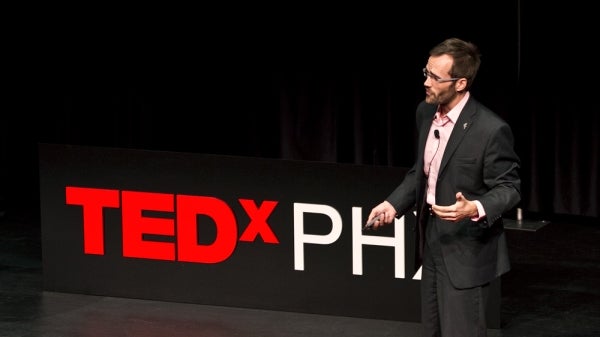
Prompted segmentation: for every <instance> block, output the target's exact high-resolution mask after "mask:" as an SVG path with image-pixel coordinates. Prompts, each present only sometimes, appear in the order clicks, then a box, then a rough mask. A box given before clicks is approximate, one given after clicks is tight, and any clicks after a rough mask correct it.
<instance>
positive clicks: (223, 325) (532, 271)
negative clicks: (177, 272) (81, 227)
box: [0, 210, 600, 337]
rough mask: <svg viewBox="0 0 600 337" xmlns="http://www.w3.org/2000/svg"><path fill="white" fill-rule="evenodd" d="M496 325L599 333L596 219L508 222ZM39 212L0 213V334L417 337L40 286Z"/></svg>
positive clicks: (389, 324)
mask: <svg viewBox="0 0 600 337" xmlns="http://www.w3.org/2000/svg"><path fill="white" fill-rule="evenodd" d="M507 235H508V240H509V248H510V253H511V259H512V270H511V271H510V272H509V273H508V274H506V275H505V276H504V277H503V279H502V309H501V319H502V327H501V329H490V331H489V336H490V337H494V336H515V337H516V336H518V337H538V336H540V337H541V336H570V337H583V336H586V337H587V336H589V337H592V336H600V287H598V284H600V248H599V247H600V245H599V244H598V242H600V224H599V223H598V221H597V219H577V220H573V219H566V220H565V219H562V220H561V219H556V220H555V219H553V220H552V221H550V222H548V223H547V224H545V225H544V226H543V227H541V228H540V229H538V230H537V231H524V230H514V229H510V230H508V231H507ZM41 261H42V257H41V243H40V228H39V216H38V215H36V214H35V213H34V212H29V211H26V210H25V211H18V212H14V213H11V212H7V213H6V214H4V215H3V216H1V217H0V336H1V337H16V336H19V337H25V336H47V337H50V336H57V337H58V336H60V337H75V336H77V337H80V336H85V337H96V336H111V337H118V336H140V337H148V336H161V337H162V336H214V337H233V336H243V337H254V336H256V337H258V336H260V337H271V336H272V337H300V336H303V337H307V336H308V337H321V336H327V337H338V336H339V337H353V336H356V337H359V336H369V337H384V336H385V337H387V336H390V337H391V336H395V337H401V336H402V337H416V336H419V331H420V326H419V324H417V323H410V322H397V321H385V320H374V319H359V318H349V317H337V316H325V315H311V314H303V313H290V312H279V311H266V310H255V309H244V308H231V307H218V306H206V305H196V304H183V303H172V302H160V301H147V300H136V299H126V298H115V297H101V296H87V295H79V294H67V293H57V292H46V291H43V290H42V274H41Z"/></svg>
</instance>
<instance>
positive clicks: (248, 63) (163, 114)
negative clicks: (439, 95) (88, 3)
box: [0, 0, 600, 219]
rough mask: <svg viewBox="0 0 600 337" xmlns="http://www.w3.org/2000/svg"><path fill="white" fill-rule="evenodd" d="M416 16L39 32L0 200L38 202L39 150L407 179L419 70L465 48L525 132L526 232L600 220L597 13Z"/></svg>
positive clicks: (18, 70) (482, 6) (129, 18)
mask: <svg viewBox="0 0 600 337" xmlns="http://www.w3.org/2000/svg"><path fill="white" fill-rule="evenodd" d="M408 7H409V6H407V8H402V7H401V8H399V9H398V8H393V7H389V8H385V7H380V8H374V7H371V8H368V9H367V8H363V7H353V8H349V7H335V8H325V7H319V8H316V7H314V6H313V7H310V6H308V5H306V6H304V7H301V6H299V7H293V6H292V5H291V4H290V5H289V6H287V7H286V8H282V7H277V8H273V7H270V8H259V7H253V8H235V9H234V8H228V9H220V10H215V9H212V8H204V9H202V10H200V11H198V10H195V11H194V12H193V13H194V14H193V15H190V14H191V12H190V13H186V11H185V10H184V9H178V11H176V13H174V14H172V13H167V12H164V13H161V14H154V15H148V14H147V13H143V11H142V10H141V9H137V10H138V11H134V12H129V13H126V14H125V13H121V15H118V14H115V13H116V12H111V13H109V16H108V17H103V18H102V19H99V18H95V17H94V18H92V17H90V16H89V15H88V14H85V13H81V15H73V16H69V17H68V18H64V17H57V16H48V15H44V16H43V18H36V17H31V18H28V20H29V21H26V23H29V24H26V23H24V24H22V25H19V33H20V35H19V36H20V38H16V37H15V38H14V40H11V42H14V48H8V50H10V55H12V56H13V59H12V61H14V62H11V63H10V68H11V70H12V72H13V73H14V74H15V76H14V78H13V77H11V78H10V79H9V80H8V83H9V84H10V85H9V88H8V89H7V92H6V97H7V100H8V101H14V103H15V104H10V105H7V107H8V108H7V109H6V110H5V111H3V113H2V114H1V117H0V118H2V123H0V127H1V128H2V129H1V131H2V132H1V135H0V137H1V140H2V148H1V149H0V150H1V151H2V152H1V158H2V160H3V165H1V169H0V174H1V178H2V181H1V183H2V193H1V194H2V195H1V196H0V198H2V199H3V200H2V199H0V201H3V203H4V204H5V205H4V207H5V208H10V207H18V206H20V205H22V204H31V202H32V201H33V202H37V198H38V197H39V196H38V194H39V186H38V184H39V182H38V176H37V174H38V173H37V169H38V168H37V153H36V150H37V144H38V143H39V142H45V143H59V144H75V145H98V146H110V147H123V148H139V149H150V150H169V151H171V150H172V151H184V152H193V153H208V154H225V155H242V156H251V157H263V158H281V159H292V160H316V161H323V162H334V163H351V164H359V165H384V166H395V167H409V166H411V165H412V163H413V160H414V157H415V154H414V151H415V125H414V110H415V107H416V105H417V103H418V102H419V101H420V100H422V99H423V97H424V94H423V93H424V90H423V77H422V74H421V69H422V68H423V65H424V64H425V63H426V61H427V56H428V51H429V49H430V48H431V47H432V46H433V45H434V44H436V43H438V42H440V41H442V40H443V39H445V38H447V37H451V36H458V37H461V38H464V39H467V40H471V41H473V42H475V43H477V44H478V45H479V47H480V49H481V52H482V57H483V59H482V61H483V63H482V68H481V71H480V74H479V77H478V78H477V80H476V82H475V84H474V88H473V91H472V92H473V95H475V97H476V98H478V99H479V100H480V101H481V102H483V103H484V104H486V105H488V106H489V107H490V108H492V109H494V110H495V111H496V112H497V113H498V114H499V115H500V116H502V117H504V118H505V119H506V120H507V121H508V122H509V123H510V124H511V126H512V127H513V130H514V133H515V136H516V147H517V151H518V153H519V155H520V156H521V159H522V161H523V165H522V171H521V175H522V179H523V184H522V192H523V193H522V194H523V200H522V202H521V204H520V205H519V207H521V208H523V210H524V213H525V216H531V217H538V216H539V217H543V218H545V219H547V218H548V217H552V216H556V215H569V216H570V215H573V216H583V217H592V218H597V217H599V204H600V202H599V199H598V193H599V192H598V191H599V190H600V179H599V172H600V165H599V160H600V159H599V158H600V145H599V144H600V139H599V137H600V136H598V135H599V134H600V130H599V128H600V123H599V117H598V108H597V104H596V102H595V96H594V95H595V94H596V91H597V90H596V89H594V87H596V88H597V86H598V85H597V83H596V81H595V79H596V78H597V76H595V74H594V69H595V68H597V67H596V66H594V64H595V62H594V61H593V53H590V52H589V51H588V48H587V46H589V45H590V43H592V42H591V41H594V40H595V39H596V38H595V37H592V36H591V32H592V31H594V30H593V29H592V27H586V26H585V25H586V24H587V23H586V22H592V23H593V22H594V21H587V20H586V19H587V16H588V15H586V14H588V13H590V14H591V13H594V11H591V10H589V8H586V7H582V6H581V5H580V4H576V1H575V2H572V1H570V2H568V3H559V4H555V5H552V4H544V6H543V7H538V6H537V5H534V4H533V3H524V2H522V1H518V0H511V1H492V2H484V3H478V2H476V1H463V2H460V3H445V2H440V3H434V2H427V3H426V4H416V5H415V6H410V7H411V8H410V9H409V8H408ZM588 7H589V6H588ZM267 9H268V11H266V10H267ZM117 12H118V11H117ZM119 13H120V12H119ZM186 14H187V15H186ZM36 19H39V20H36ZM565 22H569V24H568V25H566V24H565ZM590 26H591V24H590ZM15 29H17V28H15ZM10 36H17V35H13V34H10ZM588 84H592V85H588ZM393 188H394V186H389V190H390V191H391V190H392V189H393ZM385 196H386V195H382V196H381V197H382V199H383V198H384V197H385Z"/></svg>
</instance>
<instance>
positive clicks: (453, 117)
mask: <svg viewBox="0 0 600 337" xmlns="http://www.w3.org/2000/svg"><path fill="white" fill-rule="evenodd" d="M469 96H470V94H469V92H468V91H467V92H466V93H465V95H464V96H463V98H462V99H461V100H460V101H459V102H458V104H456V105H455V106H454V108H452V109H451V110H450V111H448V113H447V114H446V117H448V119H449V120H450V121H451V122H452V123H453V124H454V123H456V121H457V120H458V116H459V115H460V112H461V111H462V109H463V108H464V107H465V104H467V100H469ZM437 118H440V112H439V111H438V112H436V113H435V119H437ZM443 124H446V122H443Z"/></svg>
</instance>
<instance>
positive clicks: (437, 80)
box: [423, 68, 460, 83]
mask: <svg viewBox="0 0 600 337" xmlns="http://www.w3.org/2000/svg"><path fill="white" fill-rule="evenodd" d="M423 76H425V79H427V77H430V78H431V79H432V80H434V81H436V82H438V83H444V82H454V81H458V80H460V77H452V78H441V77H439V76H438V75H436V74H434V73H431V72H429V70H427V68H423Z"/></svg>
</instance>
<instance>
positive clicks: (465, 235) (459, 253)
mask: <svg viewBox="0 0 600 337" xmlns="http://www.w3.org/2000/svg"><path fill="white" fill-rule="evenodd" d="M436 109H437V106H435V105H431V104H427V103H425V102H424V101H423V102H421V103H420V104H419V106H418V107H417V112H416V122H417V129H418V132H419V137H418V149H417V153H418V157H417V161H416V163H415V165H414V166H413V167H412V168H411V169H410V170H409V171H408V172H407V174H406V177H405V178H404V180H403V182H402V183H401V184H400V185H399V186H398V187H397V188H396V189H395V190H394V191H393V192H392V193H391V194H390V195H389V196H388V197H387V198H386V200H387V201H389V202H390V203H391V204H392V205H393V206H394V208H395V209H396V211H397V213H398V215H397V216H398V217H400V216H402V215H404V214H405V213H406V212H408V211H409V210H411V209H414V207H415V206H416V210H417V221H416V224H417V225H416V226H417V228H416V229H415V231H416V237H417V243H416V245H415V246H416V253H415V257H416V260H417V261H416V264H415V268H418V267H419V266H420V264H421V258H422V252H423V238H424V233H425V225H426V224H427V217H426V216H424V215H425V210H424V207H423V206H424V205H425V183H426V176H425V173H424V172H423V154H424V152H425V142H426V140H427V135H428V133H429V129H430V127H431V122H432V120H433V117H434V115H435V111H436ZM519 168H520V160H519V157H518V156H517V154H516V153H515V151H514V139H513V134H512V131H511V129H510V127H509V125H508V124H507V123H506V122H505V121H503V120H502V119H501V118H500V117H498V116H497V115H496V114H494V113H493V112H492V111H491V110H490V109H488V108H486V107H485V106H483V105H482V104H481V103H479V102H478V101H476V100H475V99H474V98H473V96H471V97H470V98H469V100H468V101H467V103H466V104H465V107H464V108H463V110H462V112H461V113H460V116H459V117H458V120H457V122H456V125H455V126H454V129H453V130H452V134H451V135H450V139H449V140H448V145H447V146H446V149H445V151H444V154H443V157H442V162H441V166H440V170H439V175H438V178H437V185H436V194H435V196H436V204H438V205H443V206H447V205H451V204H454V203H455V202H456V193H457V192H462V193H463V195H464V196H465V197H466V198H467V199H469V200H479V201H480V202H481V204H482V206H483V208H484V210H485V212H486V217H485V218H484V219H482V220H480V221H479V222H475V221H472V220H471V219H465V220H462V221H460V222H457V223H453V222H442V224H441V225H440V226H439V231H438V233H439V235H440V242H441V245H442V253H443V256H444V261H445V263H446V268H447V270H448V274H449V276H450V280H451V281H452V283H453V284H454V286H455V287H457V288H469V287H474V286H478V285H482V284H485V283H487V282H490V281H491V280H493V279H494V278H496V277H497V276H500V275H501V274H503V273H505V272H507V271H508V270H509V269H510V263H509V259H508V252H507V247H506V238H505V235H504V227H503V223H502V215H503V214H504V213H505V212H507V211H509V210H510V209H512V208H513V207H515V206H516V205H517V204H518V203H519V201H520V200H521V198H520V184H521V181H520V178H519V174H518V170H519Z"/></svg>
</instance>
